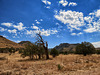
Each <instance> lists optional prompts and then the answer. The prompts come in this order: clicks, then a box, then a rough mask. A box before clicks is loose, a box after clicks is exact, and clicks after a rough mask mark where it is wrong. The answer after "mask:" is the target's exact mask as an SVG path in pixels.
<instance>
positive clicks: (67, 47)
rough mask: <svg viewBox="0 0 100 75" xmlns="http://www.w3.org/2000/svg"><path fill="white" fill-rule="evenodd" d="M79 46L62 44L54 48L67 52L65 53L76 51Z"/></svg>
mask: <svg viewBox="0 0 100 75" xmlns="http://www.w3.org/2000/svg"><path fill="white" fill-rule="evenodd" d="M77 45H78V44H69V43H61V44H60V45H58V46H56V47H54V48H55V49H57V50H59V51H61V52H65V51H75V47H76V46H77Z"/></svg>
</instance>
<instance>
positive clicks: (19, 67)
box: [0, 53, 100, 75]
mask: <svg viewBox="0 0 100 75" xmlns="http://www.w3.org/2000/svg"><path fill="white" fill-rule="evenodd" d="M0 58H6V59H4V60H3V59H1V60H0V75H7V74H8V75H100V71H99V70H100V55H92V56H90V55H88V56H82V55H71V54H70V55H59V56H57V57H56V58H52V57H50V58H51V59H50V60H33V61H27V60H26V59H27V58H28V57H26V58H22V57H20V54H18V53H15V54H12V55H11V56H9V54H4V53H3V54H0ZM20 60H22V61H20ZM25 60H26V61H25ZM58 64H60V66H61V67H62V68H61V70H58Z"/></svg>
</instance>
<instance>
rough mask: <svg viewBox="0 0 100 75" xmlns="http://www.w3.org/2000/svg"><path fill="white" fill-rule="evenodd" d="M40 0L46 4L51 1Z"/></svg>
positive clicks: (49, 3)
mask: <svg viewBox="0 0 100 75" xmlns="http://www.w3.org/2000/svg"><path fill="white" fill-rule="evenodd" d="M42 2H43V3H44V4H46V5H51V2H50V1H47V0H42Z"/></svg>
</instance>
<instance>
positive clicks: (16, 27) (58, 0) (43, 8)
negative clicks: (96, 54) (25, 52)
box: [0, 0, 100, 48]
mask: <svg viewBox="0 0 100 75" xmlns="http://www.w3.org/2000/svg"><path fill="white" fill-rule="evenodd" d="M39 32H41V35H42V36H43V38H44V40H45V41H47V42H48V44H49V48H52V47H54V46H56V45H59V44H60V43H80V42H82V41H88V42H91V43H92V44H93V45H94V46H95V47H100V0H0V35H2V36H4V37H6V38H8V39H10V40H12V41H15V42H20V41H27V40H28V41H31V42H35V41H36V34H37V33H39Z"/></svg>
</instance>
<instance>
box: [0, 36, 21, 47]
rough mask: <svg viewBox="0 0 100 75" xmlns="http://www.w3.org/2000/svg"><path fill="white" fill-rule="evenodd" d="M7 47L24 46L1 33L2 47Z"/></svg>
mask: <svg viewBox="0 0 100 75" xmlns="http://www.w3.org/2000/svg"><path fill="white" fill-rule="evenodd" d="M6 47H9V48H10V47H14V48H22V46H21V45H20V44H18V43H15V42H13V41H10V40H8V39H6V38H5V37H3V36H1V35H0V48H6Z"/></svg>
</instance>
